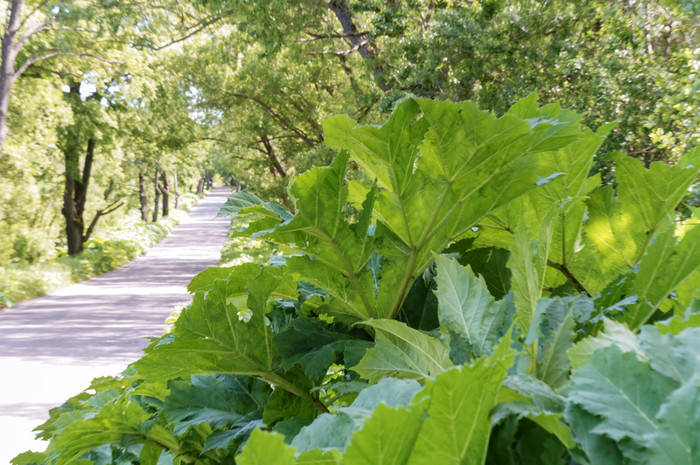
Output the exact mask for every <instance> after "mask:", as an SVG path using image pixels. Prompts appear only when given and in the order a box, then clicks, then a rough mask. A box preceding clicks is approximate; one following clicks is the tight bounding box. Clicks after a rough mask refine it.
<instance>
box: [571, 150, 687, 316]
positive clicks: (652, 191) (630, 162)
mask: <svg viewBox="0 0 700 465" xmlns="http://www.w3.org/2000/svg"><path fill="white" fill-rule="evenodd" d="M611 158H612V159H614V160H615V162H616V165H617V170H616V176H617V182H618V188H617V191H618V194H619V196H616V195H615V190H614V189H613V187H612V186H606V187H603V188H599V189H597V190H595V191H594V192H593V193H592V194H591V196H590V199H589V201H588V217H589V218H588V221H587V222H586V224H585V226H584V231H585V235H584V237H583V239H584V241H583V244H584V247H583V249H582V250H581V252H580V253H579V254H578V256H577V257H576V260H575V263H574V264H573V266H572V269H573V270H574V273H575V274H576V275H577V276H580V277H581V278H582V281H583V282H585V283H586V287H587V288H588V290H589V292H590V293H597V292H600V291H601V290H602V289H603V288H604V287H605V285H606V284H607V283H608V282H609V281H611V280H612V279H613V278H615V277H616V276H618V275H621V274H624V273H627V272H628V271H630V270H632V269H636V268H635V267H636V266H637V265H639V263H640V261H642V259H643V258H644V257H645V255H646V254H648V253H650V254H651V256H652V258H651V259H650V260H649V261H648V262H647V266H646V267H645V270H641V269H640V274H641V276H640V282H639V284H637V285H636V287H637V290H638V291H639V290H642V291H643V294H644V296H642V297H643V298H644V301H642V302H640V304H639V305H640V306H642V307H644V308H643V309H640V308H637V309H635V311H633V312H630V314H629V315H630V316H628V317H627V318H628V319H629V322H630V323H631V324H632V326H633V327H634V328H637V327H638V326H639V325H640V324H641V323H643V322H644V321H645V320H646V318H647V317H648V315H649V312H652V311H653V310H654V309H655V308H656V306H658V305H660V304H661V301H663V299H665V297H666V296H667V295H668V293H670V292H671V291H672V290H673V288H675V286H678V285H679V284H681V283H682V282H683V281H684V280H685V279H686V278H687V277H688V276H689V274H690V273H692V271H693V270H695V269H697V266H698V264H697V259H696V257H697V255H698V253H697V251H696V250H695V252H694V253H692V250H691V249H693V248H694V247H697V245H696V244H697V240H695V241H694V242H695V244H691V243H689V244H688V245H687V246H686V247H688V251H689V252H691V254H690V255H685V254H684V255H681V256H678V257H676V258H675V259H674V261H675V262H676V267H674V269H673V270H674V272H673V273H668V274H665V275H663V276H661V275H658V273H659V272H658V270H659V268H660V267H658V266H657V265H656V263H657V261H656V260H657V259H659V258H661V257H663V256H666V257H669V256H670V255H668V254H669V249H668V247H669V246H670V245H671V241H670V239H669V238H668V237H662V238H660V239H659V233H661V232H663V231H668V229H669V228H671V226H672V224H673V221H674V219H675V215H676V213H675V208H676V206H677V205H678V203H679V202H680V201H681V199H682V198H683V196H684V195H685V192H686V191H687V189H688V186H690V184H691V183H692V182H693V181H694V180H695V178H696V177H697V174H698V172H700V150H698V149H695V150H693V151H691V152H689V153H688V154H686V155H685V156H684V157H683V158H682V159H681V160H680V161H679V162H678V164H676V165H675V166H668V165H665V164H664V163H662V162H654V163H652V164H651V166H650V167H649V169H646V168H644V165H643V164H642V162H641V161H639V160H636V159H634V158H631V157H625V156H623V155H622V154H615V155H613V156H612V157H611ZM696 234H697V233H696ZM658 240H661V241H662V242H663V244H658V245H656V249H657V250H656V251H649V248H650V246H651V245H652V244H654V243H655V242H656V241H658ZM587 270H588V271H587ZM645 275H646V276H645ZM654 275H658V276H659V277H660V278H661V280H662V281H666V282H665V283H664V284H663V285H661V286H659V288H658V289H654V288H655V287H656V279H655V278H654ZM647 283H654V284H653V286H652V287H648V286H647ZM659 284H661V283H659ZM669 288H670V289H669ZM657 293H658V296H657V298H654V297H653V296H654V295H655V294H657ZM647 295H649V297H650V299H647V298H646V296H647ZM646 300H649V302H646ZM650 307H651V308H650Z"/></svg>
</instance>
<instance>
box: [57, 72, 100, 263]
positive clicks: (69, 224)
mask: <svg viewBox="0 0 700 465" xmlns="http://www.w3.org/2000/svg"><path fill="white" fill-rule="evenodd" d="M77 87H78V88H79V87H80V85H78V86H77ZM71 92H73V89H72V88H71ZM95 143H96V141H95V139H93V138H90V139H88V143H87V151H86V153H85V163H84V166H83V170H82V179H76V178H80V177H81V175H80V154H79V153H78V151H77V149H78V146H77V144H76V145H72V146H70V147H68V148H67V149H66V151H65V152H64V158H65V166H66V173H65V180H66V183H65V191H64V195H63V209H62V210H61V213H63V216H64V217H65V219H66V241H67V244H68V255H77V254H79V253H80V252H82V251H83V242H85V241H87V240H88V238H89V237H90V233H92V229H94V224H95V223H96V222H97V218H98V217H99V215H100V214H101V213H100V212H98V214H97V215H96V217H95V219H93V221H92V223H91V225H90V226H91V227H90V229H88V234H83V233H84V231H85V220H84V218H83V217H84V214H85V203H86V199H87V189H88V184H89V181H90V175H91V174H92V161H93V159H94V156H95Z"/></svg>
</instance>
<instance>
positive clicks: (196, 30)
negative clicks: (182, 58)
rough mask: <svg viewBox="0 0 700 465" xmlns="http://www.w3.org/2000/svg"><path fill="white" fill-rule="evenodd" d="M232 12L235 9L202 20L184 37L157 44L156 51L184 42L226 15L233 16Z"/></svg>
mask: <svg viewBox="0 0 700 465" xmlns="http://www.w3.org/2000/svg"><path fill="white" fill-rule="evenodd" d="M232 14H233V10H229V11H226V12H225V13H224V14H222V15H220V16H217V17H215V18H211V19H209V20H207V21H203V22H201V23H200V24H199V25H198V26H193V27H194V30H192V31H191V32H189V33H187V34H185V35H184V36H182V37H180V38H177V39H173V40H171V41H170V42H168V43H165V44H161V45H157V46H155V47H154V48H153V50H155V51H160V50H162V49H164V48H167V47H170V46H171V45H175V44H177V43H180V42H184V41H185V40H187V39H189V38H190V37H192V36H193V35H195V34H197V33H199V32H201V31H202V30H204V29H206V28H207V27H209V26H211V25H212V24H215V23H218V22H219V21H221V20H222V19H224V18H226V17H228V16H231V15H232ZM190 29H192V28H190Z"/></svg>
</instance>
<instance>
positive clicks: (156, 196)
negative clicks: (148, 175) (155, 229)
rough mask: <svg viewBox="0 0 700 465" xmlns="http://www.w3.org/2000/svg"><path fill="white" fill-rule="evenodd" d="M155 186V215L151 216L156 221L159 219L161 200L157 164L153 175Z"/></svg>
mask: <svg viewBox="0 0 700 465" xmlns="http://www.w3.org/2000/svg"><path fill="white" fill-rule="evenodd" d="M153 187H154V192H155V199H153V217H152V218H151V221H153V222H154V223H155V222H156V221H158V207H159V202H160V189H158V166H156V174H155V175H154V176H153Z"/></svg>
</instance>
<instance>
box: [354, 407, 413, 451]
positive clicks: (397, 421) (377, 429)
mask: <svg viewBox="0 0 700 465" xmlns="http://www.w3.org/2000/svg"><path fill="white" fill-rule="evenodd" d="M422 417H423V411H422V410H420V409H406V408H404V407H398V408H391V407H389V406H387V405H384V404H381V405H378V406H377V409H376V410H375V411H374V413H373V414H372V417H371V418H369V419H367V421H365V423H364V426H363V428H362V429H361V430H360V431H358V432H357V433H355V435H354V436H353V438H352V440H351V442H350V445H349V446H348V448H347V451H346V453H345V456H344V457H343V461H342V464H343V465H405V464H406V461H407V460H408V457H409V456H410V455H411V452H412V450H413V445H414V443H415V440H416V437H417V436H418V433H419V432H420V429H421V427H422V425H423V422H422Z"/></svg>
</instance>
